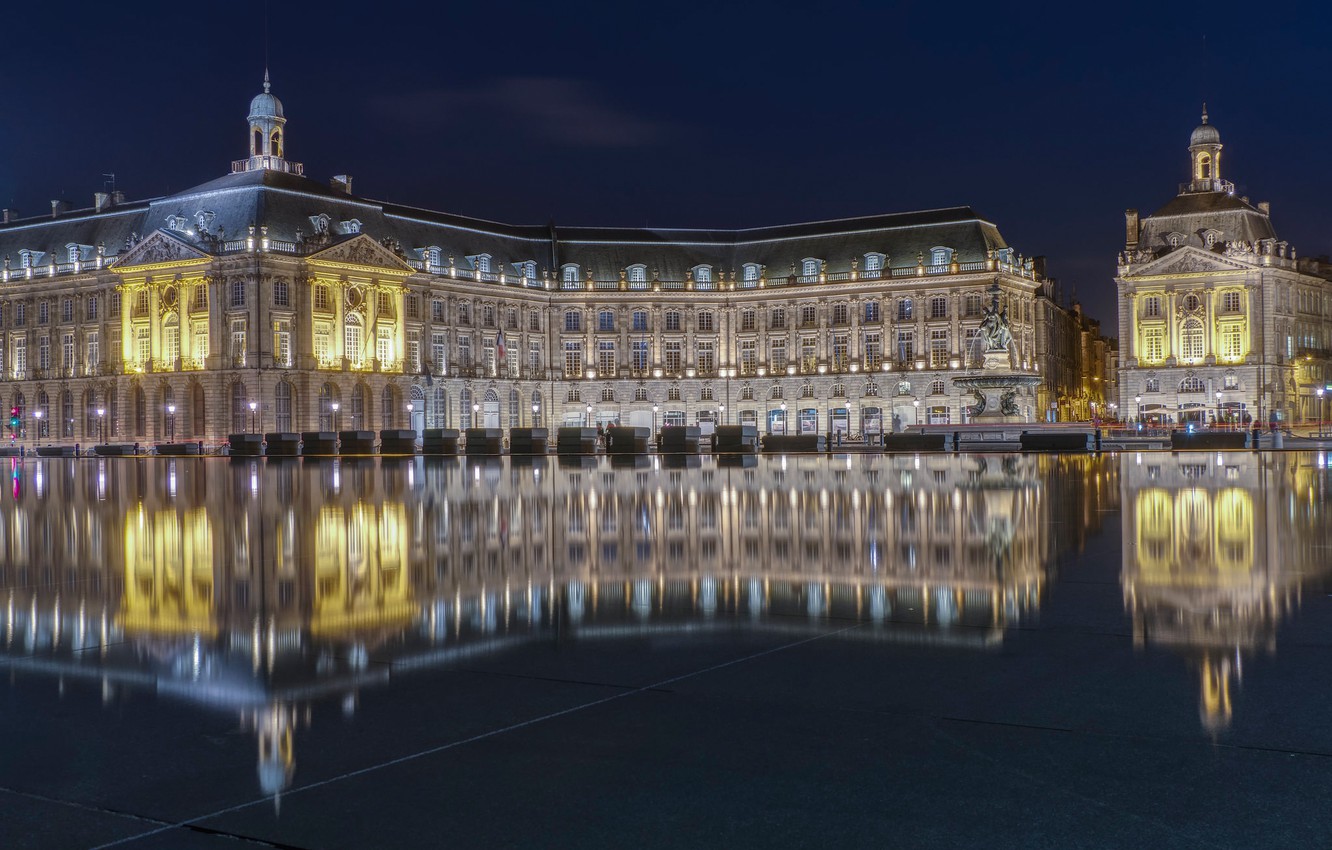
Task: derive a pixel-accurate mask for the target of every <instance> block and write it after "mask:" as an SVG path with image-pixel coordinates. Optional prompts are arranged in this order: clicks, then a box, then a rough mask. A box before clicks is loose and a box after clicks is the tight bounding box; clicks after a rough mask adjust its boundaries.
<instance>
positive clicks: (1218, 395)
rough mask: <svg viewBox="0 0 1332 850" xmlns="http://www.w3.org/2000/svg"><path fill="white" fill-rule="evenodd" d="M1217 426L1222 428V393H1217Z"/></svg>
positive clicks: (1218, 391)
mask: <svg viewBox="0 0 1332 850" xmlns="http://www.w3.org/2000/svg"><path fill="white" fill-rule="evenodd" d="M1216 426H1217V427H1218V428H1220V427H1221V391H1220V390H1217V391H1216Z"/></svg>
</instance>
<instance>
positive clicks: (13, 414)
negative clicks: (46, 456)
mask: <svg viewBox="0 0 1332 850" xmlns="http://www.w3.org/2000/svg"><path fill="white" fill-rule="evenodd" d="M22 424H23V420H22V419H19V409H18V408H17V407H11V408H9V430H11V431H13V432H14V433H16V434H17V433H18V429H19V426H20V425H22Z"/></svg>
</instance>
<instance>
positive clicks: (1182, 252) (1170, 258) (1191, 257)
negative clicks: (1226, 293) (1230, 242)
mask: <svg viewBox="0 0 1332 850" xmlns="http://www.w3.org/2000/svg"><path fill="white" fill-rule="evenodd" d="M1250 268H1251V267H1250V266H1248V265H1246V264H1245V263H1243V262H1240V261H1239V260H1233V259H1230V258H1229V257H1223V256H1221V255H1220V254H1215V253H1212V252H1211V251H1204V250H1202V249H1201V248H1193V247H1184V248H1179V249H1177V250H1174V251H1171V252H1170V253H1169V254H1166V255H1165V256H1164V257H1161V258H1160V259H1157V260H1153V261H1152V262H1150V263H1148V264H1146V265H1145V266H1141V267H1139V268H1135V269H1134V270H1133V277H1164V276H1168V275H1181V274H1208V273H1215V272H1234V271H1248V270H1249V269H1250Z"/></svg>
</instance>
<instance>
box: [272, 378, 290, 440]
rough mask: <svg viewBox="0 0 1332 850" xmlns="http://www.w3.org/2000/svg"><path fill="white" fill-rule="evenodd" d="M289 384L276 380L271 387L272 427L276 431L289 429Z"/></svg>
mask: <svg viewBox="0 0 1332 850" xmlns="http://www.w3.org/2000/svg"><path fill="white" fill-rule="evenodd" d="M291 396H292V392H291V384H290V383H289V382H287V381H278V383H277V386H276V387H274V388H273V427H274V428H275V429H276V430H278V431H290V430H291V400H292V399H291Z"/></svg>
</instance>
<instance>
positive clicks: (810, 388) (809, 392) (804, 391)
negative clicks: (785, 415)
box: [800, 384, 814, 398]
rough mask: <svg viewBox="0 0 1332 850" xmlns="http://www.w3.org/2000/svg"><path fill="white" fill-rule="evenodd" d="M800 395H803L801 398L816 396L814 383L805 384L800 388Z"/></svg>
mask: <svg viewBox="0 0 1332 850" xmlns="http://www.w3.org/2000/svg"><path fill="white" fill-rule="evenodd" d="M800 397H801V398H814V385H813V384H805V385H804V386H802V387H801V388H800Z"/></svg>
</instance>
